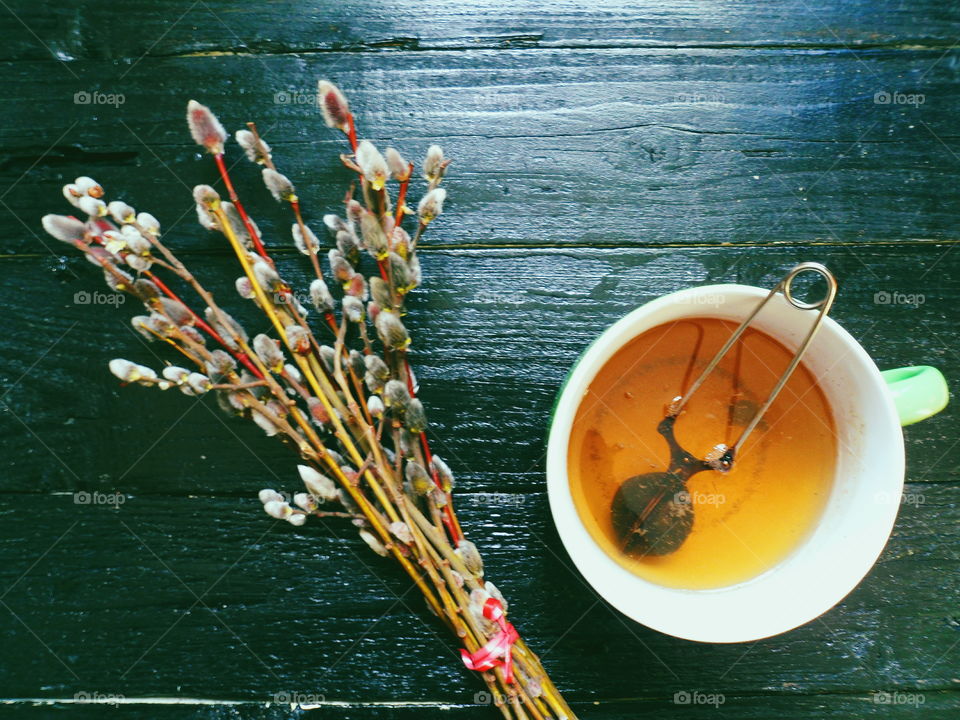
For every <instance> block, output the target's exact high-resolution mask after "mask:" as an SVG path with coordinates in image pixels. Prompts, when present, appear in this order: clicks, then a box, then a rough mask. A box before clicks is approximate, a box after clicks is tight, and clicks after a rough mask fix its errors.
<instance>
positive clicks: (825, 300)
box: [667, 262, 837, 470]
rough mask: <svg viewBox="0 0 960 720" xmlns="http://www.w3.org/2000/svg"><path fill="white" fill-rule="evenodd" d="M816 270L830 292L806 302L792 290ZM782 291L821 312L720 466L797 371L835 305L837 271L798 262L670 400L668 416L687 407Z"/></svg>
mask: <svg viewBox="0 0 960 720" xmlns="http://www.w3.org/2000/svg"><path fill="white" fill-rule="evenodd" d="M808 271H809V272H814V273H817V274H818V275H820V276H821V277H822V278H823V279H824V280H826V283H827V294H826V295H825V296H824V297H822V298H821V299H820V300H817V301H816V302H804V301H803V300H800V299H798V298H796V297H794V295H793V293H792V288H793V281H794V279H795V278H796V277H797V276H798V275H800V274H801V273H804V272H808ZM778 292H782V293H783V296H784V298H786V300H787V302H789V303H790V304H791V305H792V306H793V307H795V308H797V309H798V310H817V309H819V310H820V312H819V313H818V314H817V319H816V320H815V321H814V323H813V327H812V328H810V332H808V333H807V336H806V337H805V338H804V339H803V342H802V343H800V347H798V348H797V351H796V353H794V356H793V359H792V360H791V361H790V364H789V365H788V366H787V369H786V370H785V371H784V373H783V375H781V376H780V379H779V380H777V384H776V385H774V386H773V390H771V391H770V394H769V395H768V396H767V399H766V401H765V402H764V403H763V405H762V406H760V408H759V409H758V410H757V412H756V414H755V415H754V416H753V418H752V419H751V420H750V423H749V424H748V425H747V426H746V427H745V428H744V430H743V432H742V433H741V434H740V437H739V438H738V439H737V441H736V443H735V444H734V445H733V447H732V448H730V449H726V448H723V446H717V448H718V449H723V450H725V452H723V453H722V457H718V458H716V460H715V462H716V463H717V465H718V468H717V469H721V470H728V469H729V468H730V466H731V465H732V463H733V458H734V456H735V455H736V452H737V450H739V449H740V447H741V446H742V445H743V443H744V441H745V440H746V439H747V437H748V436H749V435H750V433H751V432H753V430H754V428H756V426H757V424H758V423H759V422H760V420H761V419H762V418H763V415H764V413H766V412H767V410H768V409H769V408H770V406H771V405H772V404H773V401H774V400H775V399H776V397H777V395H778V394H779V393H780V391H781V390H782V389H783V386H784V385H786V384H787V380H789V379H790V376H791V375H792V374H793V371H794V370H796V368H797V365H799V364H800V360H801V358H802V357H803V354H804V353H805V352H806V350H807V347H808V346H809V345H810V342H811V341H812V340H813V337H814V335H816V332H817V330H818V329H819V328H820V325H821V324H822V323H823V319H824V318H825V317H826V316H827V313H829V312H830V308H831V307H832V306H833V300H834V298H835V297H836V295H837V280H836V278H835V277H834V276H833V274H832V273H831V272H830V271H829V270H828V269H827V268H826V267H825V266H824V265H821V264H820V263H817V262H804V263H800V264H799V265H797V266H795V267H794V268H793V269H792V270H790V272H788V273H787V274H786V275H785V276H784V277H783V279H782V280H780V282H779V283H777V285H776V286H775V287H774V288H773V289H772V290H771V291H770V292H769V293H768V294H767V296H766V297H765V298H764V299H763V300H762V301H761V302H760V304H759V305H757V307H756V308H754V310H753V312H752V313H750V315H749V316H748V317H747V319H746V320H744V321H743V322H742V323H740V327H738V328H737V329H736V331H735V332H734V333H733V335H731V336H730V338H729V339H728V340H727V342H726V343H725V344H724V346H723V347H722V348H720V351H719V352H718V353H717V354H716V355H714V357H713V359H712V360H711V361H710V362H709V363H708V364H707V367H706V368H704V370H703V372H702V373H700V376H699V377H698V378H697V379H696V380H695V381H694V382H693V384H692V385H691V386H690V389H689V390H688V391H687V392H686V393H685V394H684V395H681V396H680V397H677V398H675V399H674V401H673V402H672V403H671V404H670V410H669V412H668V415H667V416H668V417H673V418H675V417H677V416H678V415H679V414H680V412H681V411H682V410H683V408H684V406H686V404H687V403H688V402H689V400H690V398H691V396H692V395H693V394H694V393H695V392H696V391H697V390H698V389H699V388H700V386H701V385H702V384H703V382H704V381H705V380H706V378H707V376H708V375H709V374H710V373H711V372H713V370H714V369H715V368H716V367H717V365H718V364H719V363H720V361H721V360H722V359H723V356H724V355H726V354H727V352H728V351H729V350H730V348H731V347H733V345H734V343H736V342H737V340H739V339H740V336H741V335H743V333H744V332H745V331H746V329H747V327H748V326H749V325H750V323H751V322H753V319H754V318H755V317H756V316H757V314H758V313H759V312H760V311H761V310H762V309H763V307H764V306H765V305H766V304H767V302H769V300H770V298H772V297H773V296H774V295H776V294H777V293H778Z"/></svg>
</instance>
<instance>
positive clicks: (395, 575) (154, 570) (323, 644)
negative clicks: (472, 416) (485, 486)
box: [0, 483, 960, 717]
mask: <svg viewBox="0 0 960 720" xmlns="http://www.w3.org/2000/svg"><path fill="white" fill-rule="evenodd" d="M913 490H915V491H916V492H919V493H922V494H924V495H925V497H926V502H925V503H924V504H923V505H907V506H905V507H904V508H903V511H902V512H901V515H900V517H899V519H898V522H897V527H896V530H895V532H894V536H893V538H892V540H891V542H890V544H889V546H888V547H887V549H886V551H885V552H884V554H883V556H882V559H881V561H880V563H879V564H878V565H877V566H876V567H875V568H874V569H873V571H872V572H871V574H870V575H869V576H868V578H867V579H866V580H865V581H864V582H863V583H862V584H861V586H860V587H859V588H858V589H857V590H855V591H854V592H853V593H852V594H851V595H850V596H849V597H848V598H847V599H846V600H844V601H843V602H842V603H841V605H840V606H838V607H837V608H835V609H834V610H832V611H830V612H829V613H828V614H827V615H825V616H824V617H823V618H822V619H821V620H817V621H814V622H812V623H810V624H808V625H807V626H805V627H803V628H800V629H798V630H796V631H793V632H790V633H788V634H785V635H782V636H780V637H776V638H772V639H768V640H763V641H760V642H757V643H754V644H748V645H697V644H692V643H688V642H685V641H679V640H676V639H673V638H669V637H667V636H664V635H660V634H658V633H656V632H653V631H650V630H647V629H645V628H643V627H642V626H640V625H637V624H635V623H633V622H631V621H629V620H626V619H624V618H623V617H622V616H620V615H619V614H617V613H616V612H614V611H613V610H612V609H610V608H609V607H608V606H607V605H606V604H605V603H603V602H602V601H599V600H598V598H597V597H596V596H595V595H594V594H593V592H592V591H591V590H590V589H589V588H588V587H587V586H586V585H584V584H583V581H582V580H581V579H580V578H579V576H578V575H577V574H576V573H575V571H573V570H572V569H571V566H570V563H569V560H568V558H567V557H566V555H565V554H564V553H563V551H562V549H561V548H560V546H559V543H558V540H557V538H556V534H555V531H554V530H553V528H552V524H551V521H550V520H549V515H548V512H547V507H546V498H545V496H544V494H543V493H527V494H525V495H522V496H518V497H517V499H518V500H522V502H513V501H509V502H499V503H495V504H490V503H484V502H477V503H473V502H465V503H462V511H461V514H462V517H463V519H464V523H465V527H466V528H467V530H468V532H469V533H470V534H471V535H472V536H473V537H475V538H477V540H478V542H479V543H480V545H481V547H482V549H483V551H484V553H485V555H486V557H487V574H488V577H489V578H491V579H493V580H494V581H496V582H497V583H498V584H499V586H500V587H501V588H502V589H503V591H504V593H505V594H506V595H507V597H508V598H509V599H510V600H511V608H512V610H513V613H514V621H515V622H516V623H517V624H518V627H519V628H520V629H521V631H522V632H523V633H524V634H525V635H526V636H527V637H528V639H529V641H530V642H531V644H532V645H533V647H535V648H536V649H537V650H538V651H539V652H540V654H541V655H542V656H543V658H544V660H545V664H546V666H547V667H548V668H549V669H550V671H551V674H552V676H553V677H554V679H555V680H556V682H557V683H558V685H559V686H560V687H561V688H562V689H563V690H564V691H565V692H566V693H568V694H569V696H570V698H571V700H573V701H575V702H580V703H591V702H594V701H598V702H601V703H603V704H608V703H611V702H613V701H615V700H616V701H618V702H622V703H623V704H622V705H621V707H629V706H630V705H634V706H636V707H637V708H638V710H639V709H641V708H649V709H656V708H658V707H662V706H664V705H667V704H670V703H671V702H672V698H673V697H674V694H675V693H678V692H683V691H687V692H691V693H692V692H693V691H699V692H703V693H717V692H719V693H723V694H724V695H729V696H730V697H732V698H734V697H738V696H740V697H742V698H743V700H742V702H743V703H744V704H745V706H749V705H750V704H751V703H755V704H756V705H758V706H759V705H762V704H763V703H764V702H766V701H767V700H769V701H770V702H772V703H780V702H782V703H784V704H786V702H787V700H789V701H795V700H796V698H797V697H798V696H805V700H804V702H806V703H807V705H806V707H811V706H812V705H814V704H816V703H818V702H824V703H826V704H829V698H825V697H824V695H825V694H826V695H833V694H839V695H844V694H847V695H848V696H853V697H847V698H841V699H840V703H841V704H840V706H841V707H844V705H843V703H850V702H851V701H855V702H857V703H859V704H861V705H862V706H863V714H864V716H878V717H879V716H881V712H880V711H881V710H883V711H885V710H886V708H879V709H878V708H871V707H870V705H869V704H868V703H865V702H864V695H866V694H867V693H870V692H875V691H888V692H894V691H901V692H908V691H911V690H912V691H919V692H923V693H927V692H929V693H931V694H933V695H936V693H937V692H938V691H945V690H951V689H953V690H954V693H953V696H954V699H953V702H956V692H955V688H956V683H957V682H958V680H957V678H956V665H957V661H958V659H960V644H958V643H957V617H956V605H955V602H954V598H955V597H956V593H957V592H958V590H960V576H958V574H957V573H956V572H955V569H956V563H957V555H956V543H957V540H958V531H957V527H958V526H960V523H958V520H960V487H958V486H957V485H953V484H951V485H943V484H940V485H936V484H933V483H925V484H918V485H915V486H913ZM257 505H258V503H257V501H256V499H255V498H247V499H244V500H242V501H240V502H238V501H237V500H236V499H229V498H207V497H193V498H182V497H159V496H155V497H135V498H130V499H129V500H128V501H127V502H125V503H123V504H122V505H120V506H119V507H118V508H113V507H109V506H107V505H95V504H88V505H78V504H75V502H74V500H73V498H72V496H69V495H66V496H65V495H40V496H36V495H34V496H24V495H11V494H3V495H0V514H2V517H3V522H2V524H0V553H2V558H3V561H2V563H0V579H2V583H3V587H4V588H7V592H6V595H5V596H4V600H3V602H4V604H5V606H6V607H5V608H0V610H3V613H4V615H5V619H4V620H3V621H2V622H0V637H2V642H3V646H4V650H5V656H6V657H7V658H16V659H17V662H6V663H3V664H2V666H0V697H4V698H10V697H27V698H29V697H50V698H63V697H73V695H74V693H77V692H88V693H95V692H96V693H101V694H121V695H124V696H125V697H149V696H157V697H171V696H179V697H185V698H191V697H192V698H198V697H199V698H213V699H217V698H219V699H235V700H263V701H266V700H269V699H271V698H272V697H273V695H274V693H277V692H284V691H285V692H288V693H303V694H305V695H306V694H311V693H312V694H322V695H323V696H324V699H325V700H326V701H346V702H358V701H364V702H384V703H386V702H423V701H429V702H437V703H450V704H452V705H471V704H472V703H474V696H475V694H476V693H477V692H478V690H480V689H481V687H482V685H481V684H480V683H479V682H478V681H477V680H476V679H475V678H473V677H471V676H470V675H469V674H468V673H466V672H464V671H463V669H462V668H461V667H460V666H459V661H458V657H457V655H456V653H455V652H454V647H453V644H452V643H451V642H450V640H448V639H447V638H446V637H445V635H444V634H443V633H442V632H441V629H440V626H439V624H438V623H436V621H435V620H434V619H433V618H432V617H431V616H430V615H429V613H427V612H425V611H424V610H423V609H422V605H421V602H420V601H419V598H418V597H417V594H416V591H415V590H410V583H409V581H408V580H406V579H405V578H404V577H402V576H401V573H400V572H399V570H397V569H395V568H394V565H393V564H392V563H391V562H389V561H387V560H384V559H381V558H377V557H375V556H373V555H372V554H370V553H369V552H368V551H367V550H365V549H364V547H363V546H362V543H361V542H360V540H359V539H358V538H356V536H355V534H354V532H353V530H352V528H350V527H349V526H348V525H347V524H346V523H345V522H343V521H340V522H333V521H331V522H330V523H326V524H324V523H311V524H309V525H308V526H306V527H305V528H303V529H300V530H297V529H293V528H290V527H289V526H287V525H285V524H282V523H281V524H277V523H274V522H273V521H271V520H269V519H268V518H267V517H266V516H265V515H264V514H263V513H262V511H260V510H259V509H258V507H257ZM198 598H199V600H198ZM398 598H399V600H398ZM14 614H15V615H14ZM587 658H588V659H589V661H588V662H585V659H587ZM624 668H630V669H631V671H630V672H624ZM931 704H932V703H931ZM801 707H803V706H802V705H801ZM845 707H849V704H847V705H845ZM710 709H711V710H712V708H710ZM676 711H677V712H676V714H677V716H678V717H697V716H699V715H700V714H702V713H703V711H704V708H703V707H690V708H684V707H680V706H678V707H677V708H676ZM745 712H746V711H745ZM754 712H758V710H757V709H755V711H754ZM871 712H872V714H871ZM359 714H360V713H359V712H358V715H359ZM608 716H614V714H613V713H612V712H611V713H610V714H609V715H608Z"/></svg>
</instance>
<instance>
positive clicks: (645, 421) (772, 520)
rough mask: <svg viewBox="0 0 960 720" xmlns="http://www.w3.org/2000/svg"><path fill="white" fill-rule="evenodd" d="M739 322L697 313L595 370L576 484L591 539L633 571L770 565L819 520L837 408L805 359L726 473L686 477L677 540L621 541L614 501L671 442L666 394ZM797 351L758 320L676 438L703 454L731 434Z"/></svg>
mask: <svg viewBox="0 0 960 720" xmlns="http://www.w3.org/2000/svg"><path fill="white" fill-rule="evenodd" d="M737 326H738V325H737V323H733V322H728V321H724V320H719V319H716V318H691V319H685V320H682V321H678V322H672V323H667V324H665V325H661V326H658V327H655V328H653V329H652V330H649V331H647V332H645V333H643V334H642V335H640V336H638V337H637V338H634V339H633V340H632V341H630V342H629V343H628V344H627V345H625V346H624V347H623V348H621V349H620V350H619V351H618V352H617V354H616V355H614V356H613V357H612V358H611V359H610V360H609V361H608V362H607V364H606V365H604V367H603V368H602V369H601V370H600V372H599V373H598V374H597V376H596V378H594V380H593V382H592V383H591V385H590V387H589V389H588V390H587V392H586V394H585V395H584V397H583V400H582V401H581V403H580V407H579V409H578V410H577V415H576V418H575V420H574V424H573V431H572V433H571V438H570V450H569V457H568V467H569V476H570V489H571V492H572V495H573V500H574V503H575V505H576V507H577V511H578V513H579V515H580V518H581V520H582V521H583V523H584V524H585V525H586V527H587V529H588V530H589V532H590V534H591V535H592V536H593V538H594V540H595V541H596V542H597V543H599V544H600V546H601V547H602V548H603V549H604V550H605V551H606V552H607V554H608V555H610V556H611V557H613V558H614V559H615V560H617V562H619V563H620V564H621V565H623V566H624V567H626V568H627V569H629V570H630V571H631V572H633V573H635V574H637V575H639V576H641V577H643V578H645V579H647V580H649V581H651V582H654V583H657V584H659V585H664V586H668V587H677V588H688V589H709V588H718V587H724V586H727V585H733V584H736V583H739V582H742V581H745V580H748V579H750V578H752V577H755V576H757V575H759V574H761V573H762V572H764V571H765V570H767V569H769V568H771V567H773V566H774V565H776V564H777V563H779V562H780V561H781V560H783V559H784V558H786V557H787V556H788V555H789V554H790V552H791V551H792V550H794V549H795V548H796V547H797V546H798V545H799V544H800V543H801V542H802V541H803V540H804V539H805V538H806V537H807V535H808V534H809V533H810V532H811V531H812V529H813V527H814V526H815V525H816V523H817V521H818V519H819V517H820V515H821V513H822V512H823V509H824V507H825V505H826V501H827V498H828V496H829V494H830V489H831V487H832V483H833V477H834V470H835V466H836V459H837V440H836V433H835V432H834V421H833V414H832V412H831V410H830V406H829V404H828V403H827V399H826V397H825V396H824V394H823V391H822V390H821V389H820V387H819V386H818V385H817V383H816V380H815V378H814V377H813V375H812V374H811V373H810V371H809V370H808V369H807V368H806V366H805V365H804V364H803V363H801V364H800V365H799V366H798V367H797V369H796V370H795V371H794V373H793V375H792V376H791V377H790V380H789V381H788V382H787V384H786V385H785V386H784V388H783V390H782V391H781V392H780V394H779V395H778V396H777V399H776V400H775V402H774V403H773V405H772V406H771V407H770V408H769V410H767V412H766V413H765V415H764V417H763V420H762V421H761V423H760V424H759V425H758V426H757V427H756V429H755V430H754V431H753V433H752V434H751V435H750V437H749V438H748V439H747V441H746V442H745V443H744V445H743V446H742V447H741V448H740V450H739V452H738V454H737V456H736V458H735V461H734V464H733V469H732V470H731V471H730V472H728V473H720V472H717V471H712V470H711V471H706V472H701V473H699V474H696V475H694V476H693V477H691V478H690V479H689V481H688V482H687V491H688V492H689V500H690V501H691V503H692V505H693V511H694V520H693V528H692V530H691V532H690V534H689V536H688V537H687V539H686V541H685V542H684V543H683V544H682V545H681V546H680V548H679V549H678V550H676V551H675V552H673V553H671V554H669V555H663V556H656V557H655V556H646V557H634V556H628V555H625V554H624V553H622V552H621V551H620V541H619V539H618V536H617V535H616V534H615V533H614V530H613V526H612V522H611V511H610V508H611V503H612V502H613V497H614V495H615V493H616V492H617V488H619V486H620V484H621V483H622V482H623V481H624V480H627V479H628V478H630V477H632V476H634V475H640V474H643V473H650V472H664V471H665V470H666V469H667V463H668V461H669V457H670V453H669V450H668V447H667V443H666V441H665V440H664V438H663V436H661V435H660V434H659V433H658V432H657V425H658V424H659V423H660V421H661V420H663V418H664V416H665V411H666V406H667V404H669V402H670V400H671V399H672V398H674V397H676V396H677V395H681V394H683V393H684V392H685V391H686V390H687V388H688V387H689V385H690V383H691V382H693V381H694V380H695V379H696V378H697V376H698V375H699V374H700V372H702V370H703V368H704V367H705V366H706V364H707V363H708V362H709V361H710V360H711V359H712V358H713V356H714V355H715V354H716V353H717V351H718V350H719V349H720V347H721V346H722V345H723V343H724V342H726V340H727V339H728V338H729V337H730V335H731V334H732V333H733V332H734V331H735V330H736V329H737ZM792 357H793V353H792V352H791V351H789V350H787V349H786V348H785V347H784V346H783V345H782V344H781V343H780V342H778V341H777V340H774V339H773V338H772V337H770V336H769V335H767V334H765V333H763V332H761V331H759V330H756V329H753V328H750V329H748V330H747V331H746V332H745V333H744V334H743V336H742V337H741V338H740V340H739V342H737V344H736V345H734V346H733V348H731V349H730V351H729V352H728V353H727V355H726V356H725V357H724V359H723V360H722V361H721V363H720V365H719V366H718V367H717V369H715V370H714V372H713V373H711V375H710V376H709V377H708V378H707V380H706V382H705V383H704V384H703V385H702V386H701V387H700V389H699V390H698V391H697V392H696V393H695V394H694V395H693V397H692V399H691V400H690V402H689V403H688V404H687V406H686V408H685V409H684V411H683V413H681V415H680V416H679V418H678V419H677V422H676V426H675V432H676V438H677V441H678V442H679V444H680V445H681V446H682V447H683V448H684V449H685V450H687V451H689V452H690V453H692V454H693V455H695V456H696V457H700V458H702V457H704V456H705V455H706V454H707V452H708V451H709V450H710V449H711V448H712V447H713V446H714V445H716V444H717V443H721V442H722V443H726V444H727V445H733V444H734V443H735V442H736V440H737V438H738V437H739V436H740V433H741V432H742V431H743V428H744V426H745V425H746V424H747V423H748V422H749V421H750V420H751V418H752V417H753V414H754V413H755V412H756V410H757V407H758V406H759V405H761V404H762V403H763V401H764V400H765V399H766V397H767V395H768V394H769V392H770V390H771V388H772V387H773V385H774V383H776V381H777V379H778V378H779V377H780V375H781V374H782V373H783V371H784V370H785V369H786V367H787V365H788V364H789V362H790V360H791V359H792Z"/></svg>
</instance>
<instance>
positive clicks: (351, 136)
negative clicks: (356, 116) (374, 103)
mask: <svg viewBox="0 0 960 720" xmlns="http://www.w3.org/2000/svg"><path fill="white" fill-rule="evenodd" d="M347 140H349V141H350V149H351V150H353V151H354V152H356V151H357V126H356V125H354V123H353V113H347Z"/></svg>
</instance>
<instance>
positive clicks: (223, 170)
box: [213, 153, 273, 265]
mask: <svg viewBox="0 0 960 720" xmlns="http://www.w3.org/2000/svg"><path fill="white" fill-rule="evenodd" d="M213 159H214V161H215V162H216V163H217V169H218V170H219V171H220V179H221V180H223V184H224V186H225V187H226V188H227V193H228V194H229V195H230V202H232V203H233V205H234V207H235V208H237V213H238V214H239V215H240V219H241V220H242V221H243V226H244V227H245V228H246V229H247V234H248V235H250V239H251V240H252V241H253V247H254V248H255V249H256V251H257V253H258V254H259V255H260V257H262V258H263V259H264V260H266V261H267V262H268V263H270V264H271V265H273V260H271V259H270V256H269V255H267V251H266V249H265V248H264V247H263V243H261V242H260V235H259V234H258V233H257V231H256V230H255V229H254V227H253V223H251V222H250V217H249V216H248V215H247V211H246V210H244V209H243V205H242V204H241V202H240V198H239V197H238V196H237V191H236V190H234V188H233V183H232V182H230V173H229V172H227V164H226V163H225V162H224V161H223V153H216V154H215V155H214V156H213Z"/></svg>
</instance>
